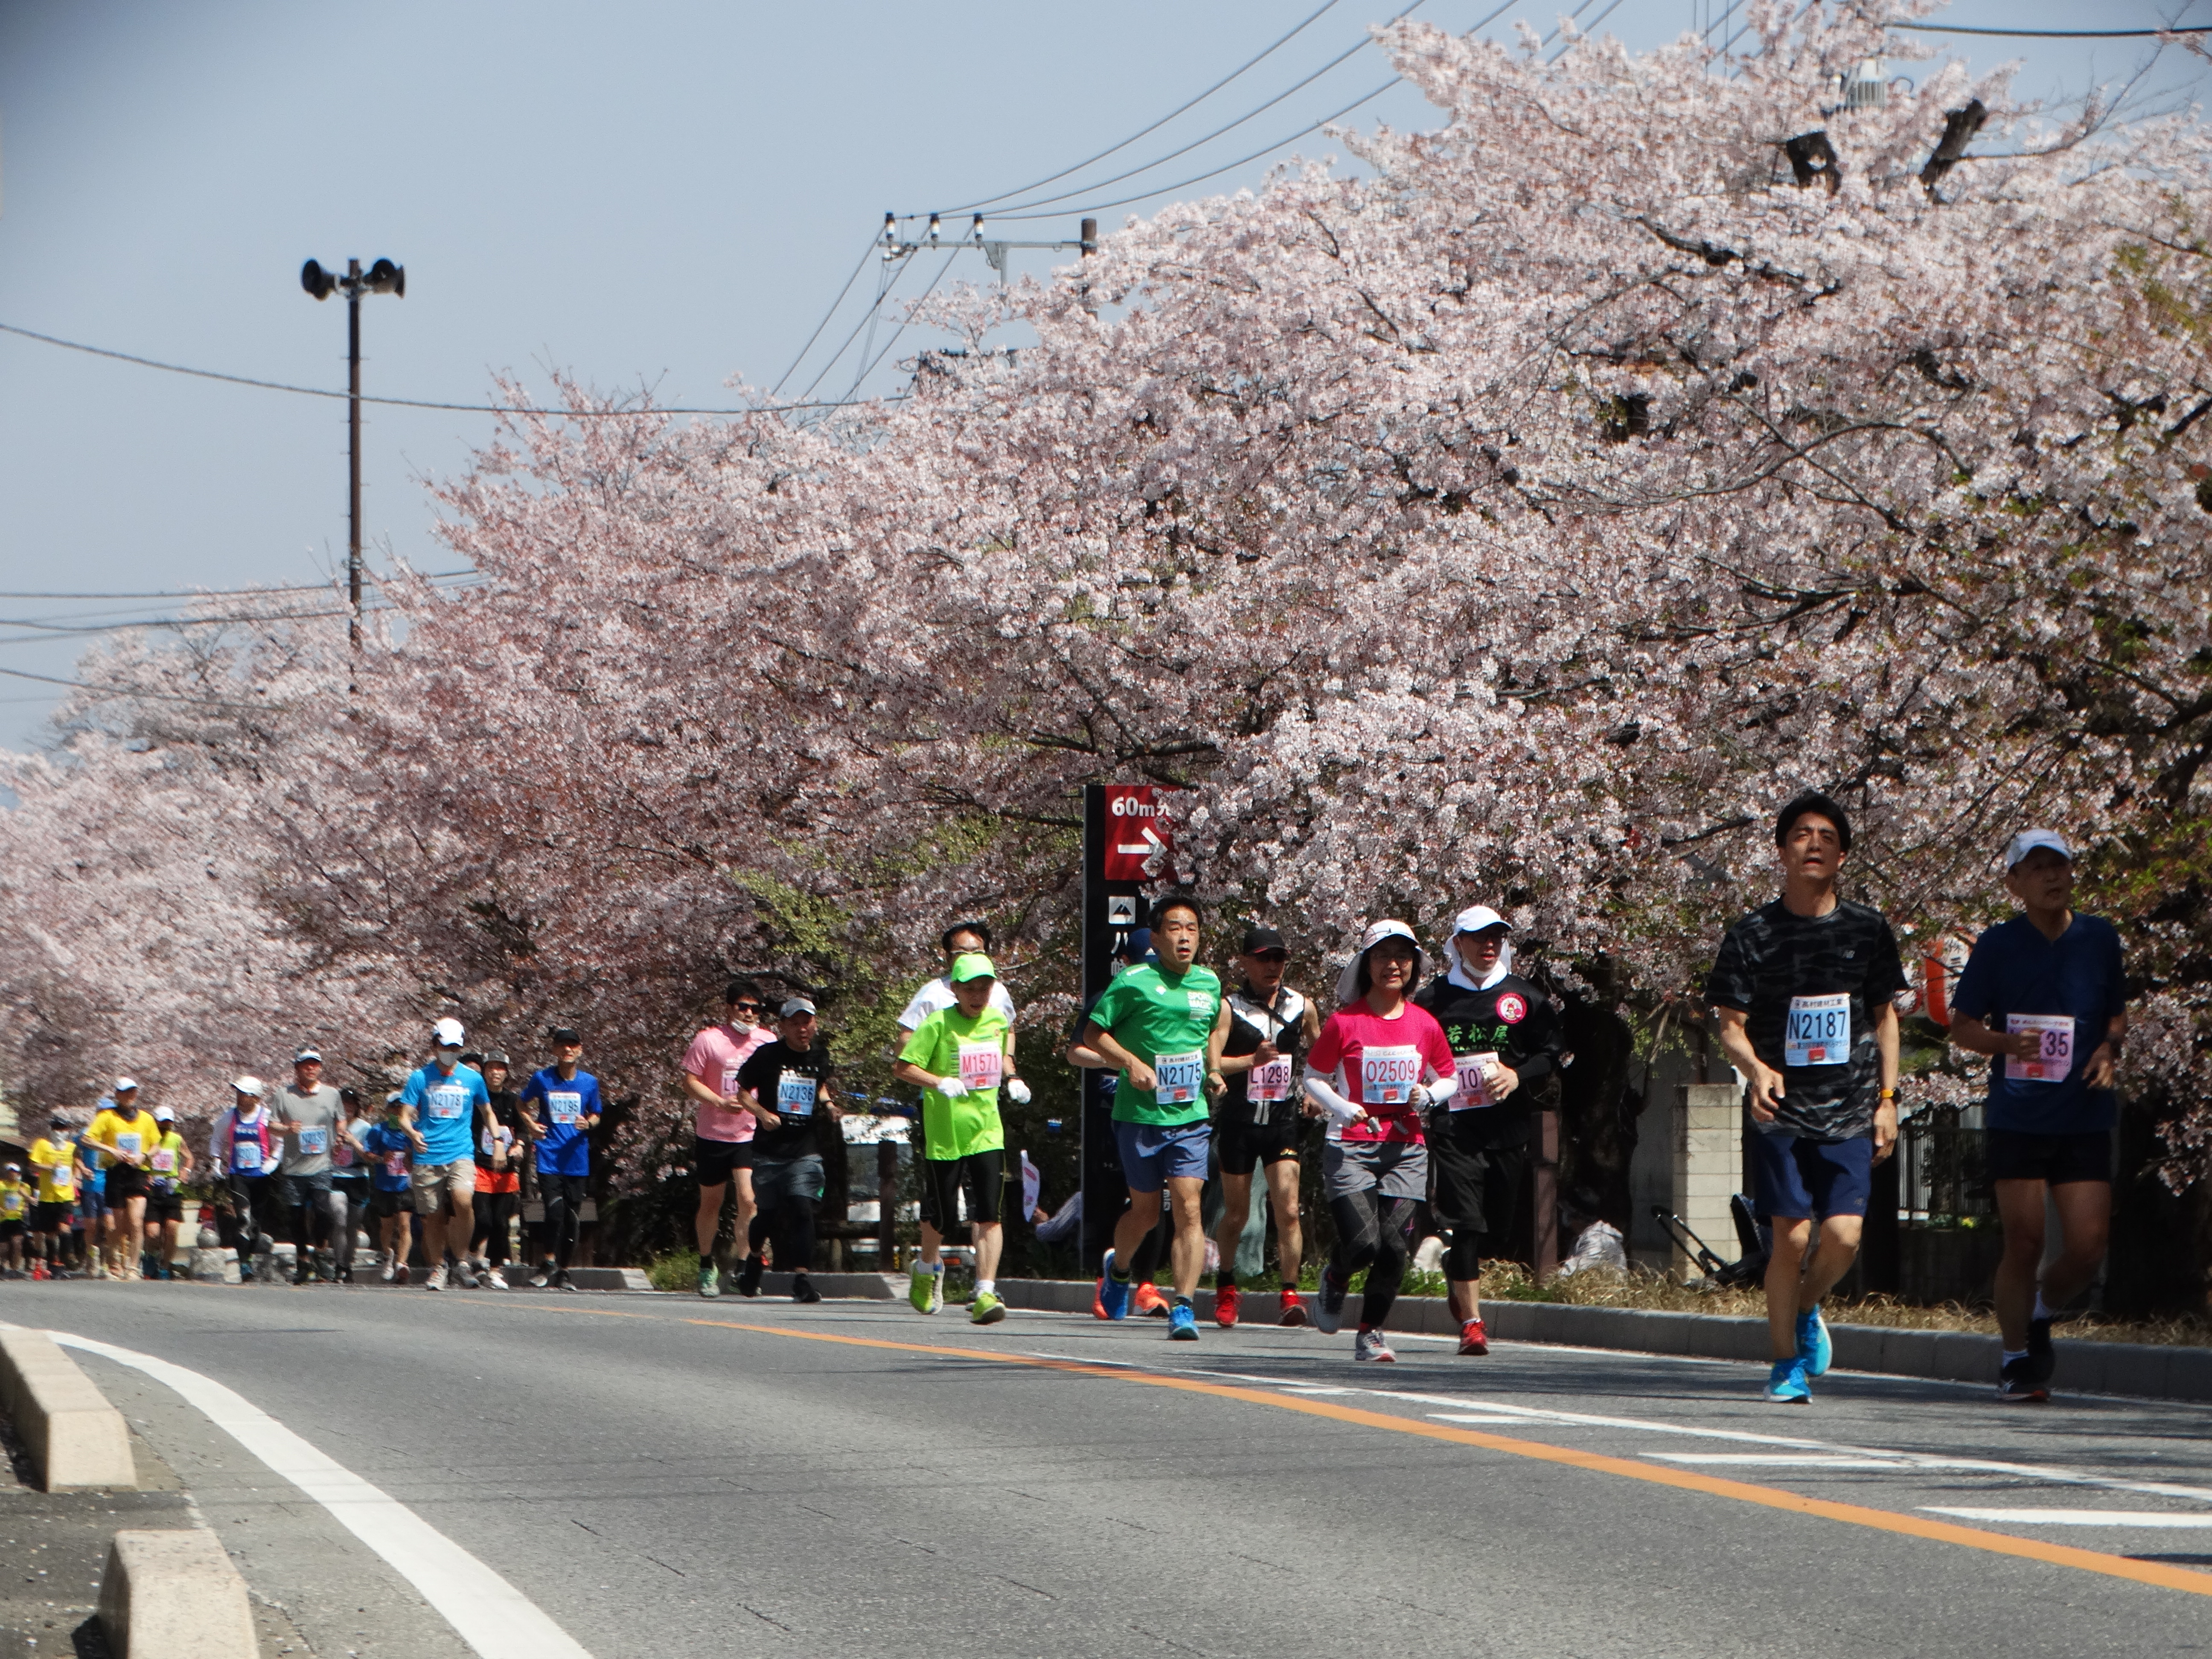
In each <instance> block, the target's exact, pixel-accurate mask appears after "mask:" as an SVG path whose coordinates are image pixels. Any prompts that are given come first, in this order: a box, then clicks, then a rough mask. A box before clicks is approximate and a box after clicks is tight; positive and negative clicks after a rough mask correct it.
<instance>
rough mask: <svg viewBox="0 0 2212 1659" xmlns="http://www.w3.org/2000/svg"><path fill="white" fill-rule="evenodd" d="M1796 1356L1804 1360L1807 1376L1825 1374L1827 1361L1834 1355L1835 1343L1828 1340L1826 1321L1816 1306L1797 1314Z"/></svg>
mask: <svg viewBox="0 0 2212 1659" xmlns="http://www.w3.org/2000/svg"><path fill="white" fill-rule="evenodd" d="M1797 1357H1798V1358H1800V1359H1802V1360H1803V1361H1804V1362H1805V1375H1806V1376H1826V1374H1827V1370H1828V1362H1829V1361H1830V1360H1831V1359H1833V1358H1835V1357H1836V1345H1835V1344H1834V1343H1832V1342H1831V1341H1830V1340H1828V1322H1827V1321H1826V1320H1825V1319H1823V1318H1821V1317H1820V1310H1819V1309H1818V1308H1815V1309H1814V1310H1813V1311H1812V1312H1810V1313H1802V1314H1799V1315H1798V1316H1797Z"/></svg>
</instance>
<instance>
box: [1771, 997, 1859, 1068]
mask: <svg viewBox="0 0 2212 1659" xmlns="http://www.w3.org/2000/svg"><path fill="white" fill-rule="evenodd" d="M1850 1058H1851V998H1850V992H1848V991H1838V992H1837V993H1836V994H1834V995H1833V996H1826V997H1792V998H1790V1012H1789V1015H1788V1016H1787V1020H1786V1023H1785V1024H1784V1026H1783V1028H1782V1063H1783V1064H1784V1066H1844V1065H1848V1064H1849V1063H1850Z"/></svg>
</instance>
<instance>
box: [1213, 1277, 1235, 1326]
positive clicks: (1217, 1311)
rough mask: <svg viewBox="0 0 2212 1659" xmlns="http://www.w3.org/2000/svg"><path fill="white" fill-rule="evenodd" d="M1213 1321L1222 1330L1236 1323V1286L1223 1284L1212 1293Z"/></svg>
mask: <svg viewBox="0 0 2212 1659" xmlns="http://www.w3.org/2000/svg"><path fill="white" fill-rule="evenodd" d="M1213 1322H1214V1323H1215V1324H1217V1325H1218V1326H1220V1327H1221V1328H1222V1329H1223V1330H1228V1329H1231V1328H1232V1327H1234V1326H1235V1325H1236V1323H1237V1287H1236V1286H1235V1285H1222V1286H1221V1287H1220V1288H1219V1289H1218V1290H1217V1291H1214V1293H1213Z"/></svg>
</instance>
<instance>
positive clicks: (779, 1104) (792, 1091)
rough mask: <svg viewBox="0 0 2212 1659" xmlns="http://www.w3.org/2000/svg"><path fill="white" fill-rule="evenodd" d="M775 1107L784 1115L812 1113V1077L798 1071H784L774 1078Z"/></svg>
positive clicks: (796, 1115) (808, 1115) (794, 1115)
mask: <svg viewBox="0 0 2212 1659" xmlns="http://www.w3.org/2000/svg"><path fill="white" fill-rule="evenodd" d="M775 1109H776V1110H777V1111H779V1112H781V1114H782V1115H784V1116H786V1117H812V1116H813V1115H814V1079H812V1078H811V1077H808V1076H806V1075H805V1073H800V1072H786V1073H782V1074H781V1076H780V1077H778V1078H777V1079H776V1084H775Z"/></svg>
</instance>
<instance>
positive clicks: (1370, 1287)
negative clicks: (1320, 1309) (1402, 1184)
mask: <svg viewBox="0 0 2212 1659" xmlns="http://www.w3.org/2000/svg"><path fill="white" fill-rule="evenodd" d="M1414 1203H1415V1200H1413V1199H1410V1198H1385V1197H1383V1194H1381V1193H1379V1192H1377V1191H1376V1190H1375V1189H1374V1188H1369V1189H1368V1190H1367V1191H1365V1192H1364V1193H1359V1194H1352V1195H1351V1196H1347V1197H1342V1198H1332V1199H1331V1200H1329V1201H1328V1212H1329V1214H1330V1216H1331V1217H1333V1218H1334V1219H1335V1222H1336V1251H1335V1254H1334V1255H1332V1256H1330V1258H1329V1263H1328V1270H1329V1272H1330V1273H1334V1275H1335V1276H1336V1279H1337V1282H1338V1283H1340V1284H1341V1283H1342V1282H1343V1281H1345V1280H1346V1279H1350V1278H1351V1277H1352V1274H1354V1273H1358V1271H1359V1270H1360V1269H1361V1268H1362V1267H1364V1268H1366V1269H1367V1295H1366V1297H1365V1299H1364V1301H1363V1302H1362V1303H1361V1304H1360V1307H1359V1322H1360V1324H1361V1325H1363V1326H1365V1327H1368V1328H1372V1329H1380V1328H1382V1324H1383V1321H1384V1320H1385V1319H1387V1318H1389V1316H1390V1308H1391V1304H1394V1303H1395V1302H1396V1301H1397V1299H1398V1285H1399V1282H1400V1281H1401V1279H1404V1278H1405V1277H1406V1253H1407V1242H1408V1241H1407V1235H1408V1234H1410V1233H1411V1232H1412V1231H1413V1206H1414Z"/></svg>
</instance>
